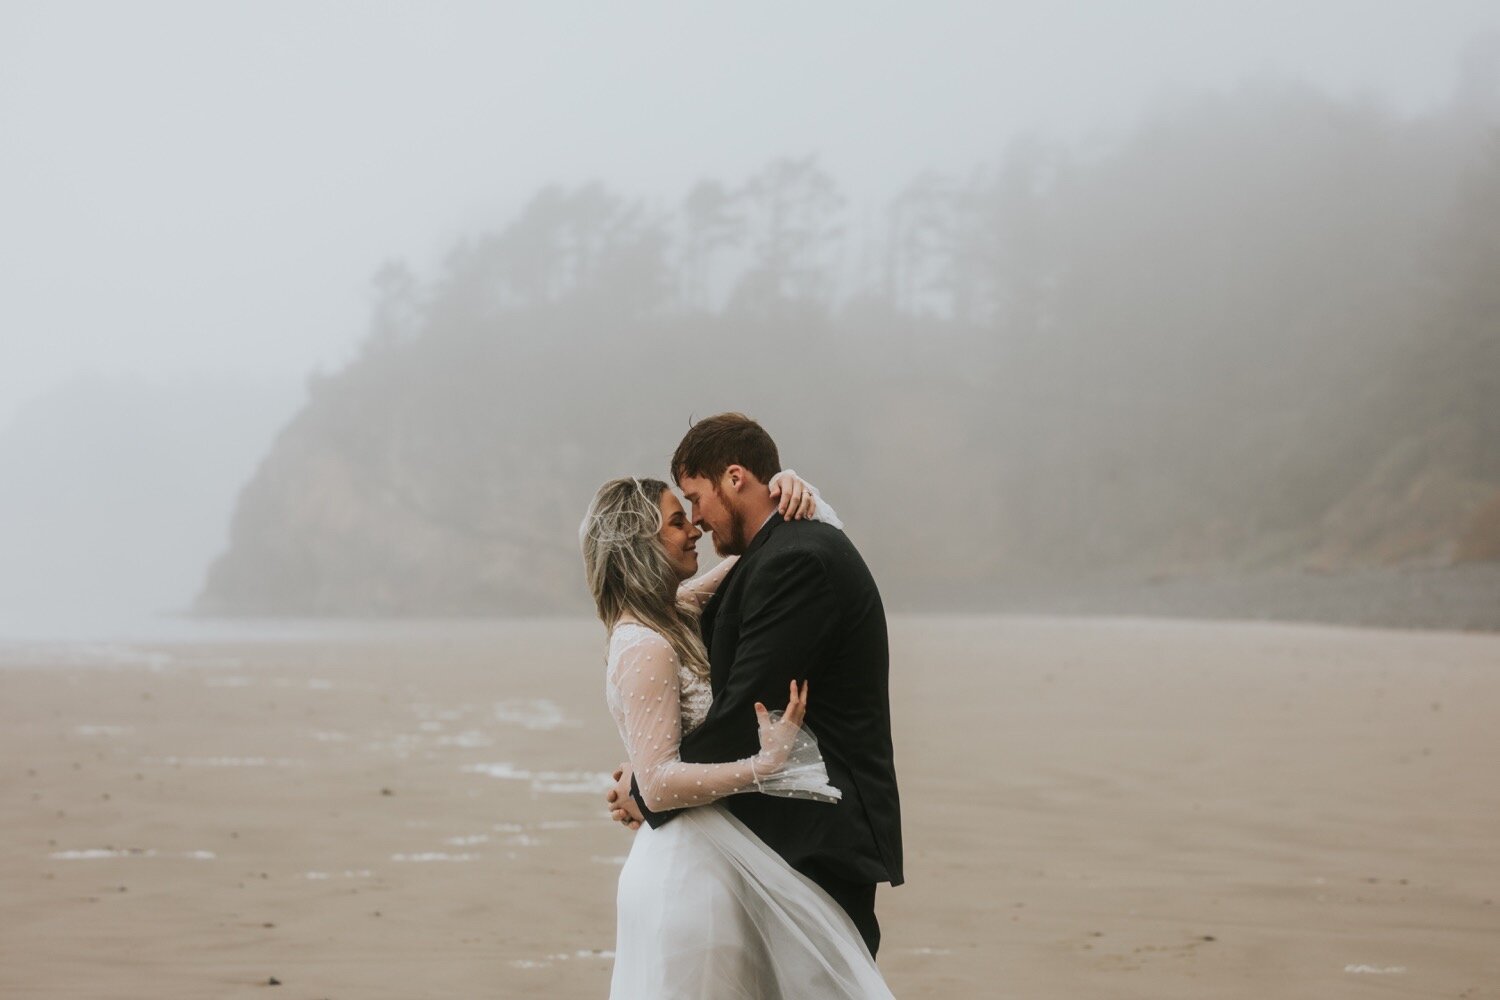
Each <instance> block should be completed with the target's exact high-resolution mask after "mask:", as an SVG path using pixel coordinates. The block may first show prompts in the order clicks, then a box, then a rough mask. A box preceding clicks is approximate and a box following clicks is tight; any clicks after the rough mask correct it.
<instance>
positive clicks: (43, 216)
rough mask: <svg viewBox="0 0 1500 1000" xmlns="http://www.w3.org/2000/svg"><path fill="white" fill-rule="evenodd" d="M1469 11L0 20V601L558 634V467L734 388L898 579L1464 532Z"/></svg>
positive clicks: (934, 588) (476, 8)
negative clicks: (529, 627) (495, 624)
mask: <svg viewBox="0 0 1500 1000" xmlns="http://www.w3.org/2000/svg"><path fill="white" fill-rule="evenodd" d="M1497 29H1500V15H1497V14H1496V12H1495V10H1494V7H1493V4H1492V3H1456V2H1455V3H1424V4H1416V3H1409V4H1379V5H1372V4H1369V3H1364V2H1350V3H1320V4H1317V5H1302V4H1299V5H1293V4H1290V3H1287V4H1267V3H1257V4H1248V3H1247V4H1213V5H1206V4H1198V3H1138V4H1131V5H1114V4H1103V3H1100V4H1046V5H1043V4H1033V5H1013V4H942V5H935V4H924V5H920V6H918V5H896V4H890V5H876V6H872V5H869V4H853V3H834V4H818V5H811V6H793V5H789V4H788V5H754V6H751V5H743V6H741V7H738V8H735V9H733V10H728V9H721V8H713V9H709V8H704V7H702V6H695V5H689V4H644V5H631V6H630V7H628V8H621V7H606V6H603V5H597V6H596V5H584V4H549V5H545V6H544V5H522V4H514V5H506V6H496V5H481V4H423V5H416V4H410V5H388V6H381V7H378V8H377V7H374V6H371V5H368V4H354V3H350V4H331V3H325V4H316V5H309V4H255V5H250V4H245V5H228V4H221V5H204V4H194V3H181V4H145V3H143V4H131V5H128V6H127V5H113V4H104V3H99V4H92V5H90V4H75V5H55V4H41V3H37V4H25V3H21V4H17V3H11V4H8V5H6V6H5V7H4V8H3V9H0V135H3V136H4V139H3V145H0V220H3V225H0V519H3V521H0V632H4V633H6V634H11V635H39V634H63V633H65V634H73V635H83V634H102V633H106V632H109V631H110V630H114V629H118V628H120V627H122V626H120V624H119V623H120V622H124V621H132V620H135V619H137V618H139V617H140V616H142V615H145V614H147V613H152V612H162V611H173V610H179V611H180V610H186V609H188V608H189V607H191V606H193V605H194V604H195V602H196V603H197V605H198V606H199V607H200V608H203V609H206V610H217V611H227V612H233V613H237V614H278V615H280V614H293V615H298V614H310V615H346V614H363V615H368V614H423V615H445V614H485V613H515V612H548V613H551V612H556V611H577V610H580V609H581V605H580V603H579V602H580V600H581V599H582V597H583V595H582V593H581V585H580V584H578V582H577V581H576V579H574V577H573V576H572V575H571V574H572V572H573V563H572V562H571V561H570V560H571V559H573V558H574V557H573V556H572V554H571V553H570V552H569V551H568V546H569V545H570V544H571V543H572V538H571V535H570V533H569V530H568V529H569V526H570V524H571V523H576V519H577V515H578V513H579V512H580V511H581V510H582V508H583V506H584V505H585V504H586V502H587V498H588V494H589V493H590V492H591V489H592V485H593V484H595V483H597V482H598V481H599V480H600V479H602V478H604V477H605V476H609V475H614V474H620V473H629V472H640V473H646V474H657V475H660V474H661V473H663V472H664V471H665V470H664V468H663V466H664V463H665V457H666V456H667V455H668V454H669V453H670V451H671V447H672V445H673V444H675V441H676V438H677V435H678V434H680V432H681V430H682V428H683V427H685V426H686V423H687V420H688V418H689V416H690V415H691V414H698V415H702V414H704V413H707V412H711V411H714V410H719V409H727V408H743V409H746V410H749V411H750V412H752V413H753V414H755V415H756V416H758V417H760V418H762V419H763V420H764V421H765V423H766V424H767V426H768V428H769V429H771V431H772V432H773V434H775V435H776V436H777V438H778V440H779V441H780V442H781V443H782V446H783V452H784V458H785V459H786V461H787V462H788V464H791V465H794V466H796V467H797V468H798V469H799V470H800V471H803V472H804V473H805V474H806V475H808V477H809V478H811V479H813V480H814V481H815V482H818V483H820V485H824V486H825V487H826V488H827V489H828V490H829V491H830V496H832V497H833V498H834V499H835V500H836V502H838V503H839V506H840V510H841V512H844V513H845V514H846V520H849V522H850V525H851V531H852V532H854V533H855V534H856V536H857V537H858V540H859V541H860V544H861V547H862V548H863V549H865V550H866V551H867V553H868V554H869V555H870V557H871V559H872V563H874V564H875V565H876V567H877V569H879V570H882V571H883V572H884V576H883V577H882V579H883V581H884V580H886V579H888V580H889V581H890V587H889V590H890V593H891V594H892V595H893V597H895V599H896V600H897V601H898V603H899V602H901V601H908V602H912V603H913V604H914V605H916V604H923V603H926V604H931V603H942V602H945V601H948V600H950V599H951V596H950V595H952V594H955V593H959V594H962V593H970V594H973V593H981V592H983V593H993V594H997V595H998V594H1000V593H1002V592H1008V591H1006V590H1005V588H1007V587H1010V586H1012V585H1013V584H1014V582H1015V580H1016V578H1018V577H1024V576H1026V575H1028V574H1040V573H1043V572H1053V571H1055V572H1059V573H1061V572H1063V571H1066V572H1067V573H1069V574H1074V575H1077V574H1086V573H1089V572H1092V571H1094V570H1101V571H1102V570H1110V571H1122V572H1124V571H1128V572H1132V573H1147V574H1150V573H1160V572H1164V571H1170V572H1174V573H1175V572H1181V571H1188V570H1192V571H1197V570H1201V569H1203V568H1205V567H1208V568H1213V569H1215V570H1219V569H1223V568H1226V567H1228V568H1230V569H1233V570H1234V571H1236V572H1252V571H1260V570H1264V569H1266V568H1278V569H1280V568H1286V567H1292V566H1303V567H1305V566H1307V565H1309V564H1313V565H1316V566H1317V567H1318V568H1319V569H1320V570H1322V571H1328V570H1340V571H1342V570H1346V569H1359V568H1367V567H1371V566H1388V565H1408V566H1420V567H1433V566H1439V565H1447V564H1448V563H1449V562H1450V561H1452V560H1454V559H1457V558H1459V557H1460V556H1462V555H1463V553H1464V552H1465V551H1471V552H1479V553H1480V554H1481V555H1482V554H1483V552H1486V551H1488V550H1487V549H1485V548H1484V545H1485V544H1486V543H1485V541H1484V538H1480V539H1479V540H1478V541H1473V538H1475V537H1478V536H1476V535H1475V531H1476V530H1479V529H1476V528H1474V527H1473V524H1475V523H1477V522H1474V520H1473V518H1474V517H1475V516H1476V512H1482V511H1483V510H1484V509H1485V505H1486V504H1487V503H1490V498H1491V497H1492V496H1494V495H1500V494H1497V493H1496V490H1497V489H1500V468H1497V467H1496V464H1495V461H1494V455H1493V452H1494V444H1493V442H1494V441H1495V440H1497V438H1496V437H1495V436H1493V435H1492V432H1494V431H1497V430H1500V428H1496V427H1494V426H1492V425H1491V424H1490V423H1488V422H1487V421H1489V420H1490V419H1491V417H1490V414H1491V413H1492V411H1493V405H1492V404H1491V403H1490V402H1489V401H1490V400H1492V399H1493V398H1494V396H1493V394H1491V392H1490V390H1491V389H1492V388H1493V387H1494V385H1495V376H1496V375H1497V374H1500V372H1497V369H1496V367H1495V352H1494V347H1493V345H1494V339H1493V335H1492V334H1491V335H1486V334H1484V333H1483V332H1482V331H1484V330H1491V329H1493V327H1491V326H1487V325H1486V324H1487V323H1488V317H1492V316H1494V315H1495V314H1494V313H1493V312H1491V311H1488V310H1491V309H1492V308H1493V306H1492V304H1491V303H1490V302H1488V300H1487V299H1486V298H1485V295H1484V294H1483V289H1485V288H1487V287H1490V286H1489V284H1488V275H1490V274H1492V273H1494V265H1495V259H1494V246H1493V242H1492V241H1486V238H1485V233H1486V232H1487V230H1486V228H1485V226H1484V225H1483V224H1478V225H1466V223H1465V220H1474V219H1482V218H1484V215H1483V212H1485V211H1488V210H1489V206H1491V205H1492V203H1493V197H1494V195H1493V189H1492V183H1493V178H1492V177H1491V172H1493V171H1494V170H1495V166H1494V161H1493V156H1494V153H1493V150H1492V149H1491V147H1490V146H1489V145H1487V143H1489V142H1491V140H1490V139H1489V138H1488V137H1489V136H1490V135H1491V134H1492V133H1493V131H1494V129H1495V127H1496V124H1497V122H1500V117H1497V115H1496V111H1497V109H1500V97H1497V89H1496V88H1497V80H1500V47H1497V45H1496V43H1495V41H1494V38H1495V35H1494V34H1493V33H1494V32H1495V31H1496V30H1497ZM1474 331H1480V332H1474ZM1486 336H1488V339H1486ZM1408 376H1410V377H1408ZM1449 404H1452V405H1451V406H1450V405H1449ZM1403 449H1404V450H1403ZM1433 455H1436V456H1438V457H1437V458H1436V459H1433V458H1431V456H1433ZM1142 470H1148V471H1149V474H1140V473H1142ZM929 492H938V493H941V494H942V495H943V496H944V497H945V498H946V499H945V500H944V501H943V502H942V503H939V504H937V505H936V506H935V507H929V508H928V516H929V517H931V518H932V521H931V523H930V525H929V526H928V527H926V528H923V527H922V526H921V525H920V522H919V523H918V524H916V525H915V526H914V525H913V523H912V522H913V518H912V514H911V512H912V510H913V506H914V505H915V504H917V503H919V502H920V500H919V498H921V497H923V496H925V495H927V494H928V493H929ZM1413 496H1419V497H1420V498H1427V499H1418V500H1412V499H1411V497H1413ZM1431 498H1437V499H1431ZM1403 505H1404V506H1403ZM392 511H395V513H392ZM1214 511H1218V514H1217V515H1215V513H1214ZM335 526H336V530H335ZM1481 533H1482V532H1481ZM1485 537H1488V536H1485ZM1466 545H1467V546H1468V548H1467V549H1465V546H1466ZM1476 546H1477V547H1476ZM211 567H212V569H211ZM997 599H998V598H997Z"/></svg>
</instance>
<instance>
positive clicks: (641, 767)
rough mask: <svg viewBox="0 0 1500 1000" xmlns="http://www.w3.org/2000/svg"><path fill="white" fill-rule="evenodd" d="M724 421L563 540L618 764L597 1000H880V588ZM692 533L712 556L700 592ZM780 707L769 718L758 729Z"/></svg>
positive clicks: (615, 489) (774, 465)
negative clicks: (611, 905) (598, 663)
mask: <svg viewBox="0 0 1500 1000" xmlns="http://www.w3.org/2000/svg"><path fill="white" fill-rule="evenodd" d="M780 468H781V462H780V458H779V456H778V454H777V450H776V445H775V443H774V442H773V441H772V440H771V438H770V436H769V435H768V434H767V433H766V432H765V431H764V430H763V429H762V428H761V427H760V425H759V424H757V423H755V422H754V421H753V420H751V419H749V418H748V417H745V416H743V415H741V414H737V413H726V414H720V415H718V416H714V417H709V418H707V419H705V420H701V421H699V422H697V423H695V424H694V425H693V426H692V427H691V429H690V430H689V431H688V433H687V436H686V437H684V438H683V440H682V443H681V444H679V445H678V447H677V451H676V453H675V454H674V455H673V456H672V463H671V472H672V475H673V477H674V478H675V479H676V484H677V486H678V488H679V489H680V490H681V491H682V495H683V498H684V499H686V500H687V502H688V504H689V508H690V510H685V509H684V507H683V505H682V502H681V501H679V499H678V498H677V495H676V494H675V493H674V492H673V490H672V488H671V487H670V486H669V485H668V484H667V483H665V482H662V481H660V480H656V479H635V478H627V479H616V480H612V481H610V482H608V483H605V484H604V485H603V486H602V487H600V489H599V492H598V493H597V494H596V496H595V497H594V501H593V503H592V504H591V505H590V507H589V511H588V514H587V515H586V516H585V517H584V520H583V524H582V525H581V526H580V528H579V539H580V543H581V545H582V547H583V556H584V567H585V572H586V575H587V577H588V583H589V587H590V589H591V591H592V593H593V597H594V601H595V604H596V606H597V608H598V612H599V616H600V618H601V619H602V620H603V622H604V624H605V627H606V628H607V629H608V630H609V645H608V654H607V661H606V662H607V666H606V696H607V699H608V703H609V708H610V712H611V714H612V715H613V716H614V719H615V722H616V724H617V725H618V727H619V730H620V736H621V738H622V739H623V741H624V743H625V749H626V753H627V755H628V757H629V761H628V764H625V765H622V767H621V772H620V774H619V775H618V777H619V779H620V780H619V784H618V785H617V786H616V789H615V790H614V791H612V792H610V793H609V796H608V797H609V800H610V802H611V804H612V808H613V815H614V816H615V818H616V819H619V820H621V821H623V822H625V823H626V824H627V825H629V826H631V827H632V828H635V827H637V826H639V827H640V829H639V832H638V833H637V834H636V836H635V840H634V843H633V844H632V846H631V850H630V855H629V857H628V858H627V860H626V862H625V867H624V868H623V869H622V871H621V873H620V884H619V892H618V931H617V938H616V947H615V969H614V977H613V980H612V983H611V991H610V995H611V997H613V998H616V1000H625V998H632V1000H633V998H642V1000H645V998H651V1000H659V998H669V997H670V998H677V997H681V998H688V997H691V998H695V1000H697V998H715V1000H717V998H747V1000H749V998H756V1000H765V998H787V1000H790V998H801V997H809V998H811V997H817V998H822V997H861V998H863V997H884V996H890V995H891V994H890V991H889V989H888V988H887V987H886V985H885V983H884V981H883V980H882V978H881V976H880V973H879V971H878V970H877V969H876V966H875V959H874V955H875V952H876V950H877V948H878V946H879V943H880V928H879V924H878V923H877V922H876V919H875V886H876V884H877V883H880V882H889V883H891V884H892V885H899V884H900V883H901V881H902V873H901V828H900V812H899V806H898V802H897V793H896V774H895V769H894V765H893V763H892V751H891V727H890V702H889V695H888V672H889V652H888V646H887V639H886V625H885V612H884V610H883V608H882V606H881V602H880V594H879V592H878V591H877V590H876V587H875V581H874V580H873V579H872V578H871V576H870V572H869V570H868V569H867V568H866V567H865V564H864V561H863V560H862V559H861V558H860V555H859V553H858V552H857V551H856V550H855V548H854V546H853V545H852V544H851V543H850V541H849V539H848V537H847V536H846V535H845V534H844V532H843V531H842V526H841V525H840V524H839V522H838V519H837V517H836V516H835V515H834V514H833V511H832V509H831V508H829V507H828V506H827V504H826V503H824V502H823V501H822V499H821V498H820V497H819V496H818V494H817V491H816V490H814V489H813V488H812V487H811V486H809V485H808V484H807V483H806V482H804V481H802V480H801V479H800V478H798V477H797V476H796V474H795V473H791V472H779V471H778V470H780ZM704 531H707V532H710V533H711V534H712V535H713V540H714V548H715V549H716V550H717V551H718V552H719V554H720V555H722V556H725V557H727V558H725V559H724V560H723V561H722V562H720V563H719V564H718V565H717V566H716V567H715V568H714V569H713V570H712V571H710V572H708V573H705V574H703V575H701V576H696V574H697V569H698V556H697V549H696V543H697V540H698V539H699V537H701V535H702V534H703V532H704ZM773 710H774V711H773Z"/></svg>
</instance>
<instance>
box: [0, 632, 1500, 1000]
mask: <svg viewBox="0 0 1500 1000" xmlns="http://www.w3.org/2000/svg"><path fill="white" fill-rule="evenodd" d="M892 635H893V643H894V648H893V658H892V662H893V694H894V699H895V704H894V713H895V723H896V750H897V767H898V771H899V773H900V776H901V780H902V792H903V796H904V800H903V806H904V816H905V820H904V827H905V835H906V848H907V873H908V879H909V883H908V884H907V885H905V886H903V887H901V888H898V889H895V890H890V889H882V891H881V894H880V896H879V902H878V910H879V913H880V915H881V918H882V922H883V924H884V928H885V943H884V946H883V948H882V952H881V965H882V967H883V968H884V969H885V972H886V976H887V978H888V980H889V981H890V983H891V986H892V988H893V989H894V990H895V992H896V994H897V995H898V996H902V997H1027V998H1059V1000H1062V998H1067V1000H1074V998H1082V997H1109V998H1142V1000H1146V998H1152V1000H1166V998H1232V997H1233V998H1241V997H1243V998H1247V1000H1248V998H1257V1000H1263V998H1268V997H1274V998H1304V997H1305V998H1318V1000H1328V998H1339V997H1351V998H1352V997H1371V996H1379V997H1454V998H1480V997H1500V782H1497V781H1496V779H1495V767H1496V763H1497V761H1500V726H1497V725H1496V719H1497V717H1500V635H1495V634H1484V633H1462V632H1436V631H1433V632H1405V631H1393V630H1379V629H1356V628H1342V627H1328V626H1312V625H1283V624H1264V623H1222V622H1212V621H1195V622H1184V621H1165V620H1134V619H1085V618H1076V619H1070V618H1044V617H1005V618H997V617H939V616H922V617H897V618H894V619H893V620H892ZM602 655H603V650H602V631H601V630H600V629H599V627H598V626H597V625H596V624H593V623H589V622H584V621H572V620H563V621H539V622H527V623H489V624H475V623H455V624H452V625H444V624H432V625H426V626H391V627H387V626H376V627H371V628H369V629H367V630H361V629H358V628H355V629H350V630H348V631H347V632H345V633H343V634H339V635H333V636H326V637H316V636H301V637H297V636H293V637H281V638H277V639H274V640H268V641H233V642H229V641H225V642H215V643H206V642H172V643H155V644H152V643H112V644H111V643H93V644H88V645H68V646H63V645H55V644H29V645H27V644H17V643H11V644H8V645H3V646H0V746H3V753H0V789H3V794H0V847H3V849H0V885H3V886H4V892H3V894H0V995H3V996H5V997H17V998H29V997H48V998H52V997H59V998H60V997H79V998H91V1000H105V998H142V997H153V998H168V1000H170V998H184V1000H186V998H204V997H262V996H275V997H285V998H288V1000H290V998H306V1000H316V998H330V1000H344V998H376V997H390V998H403V1000H412V998H429V997H433V998H438V997H452V998H483V997H553V998H573V997H578V998H583V997H602V996H604V995H605V993H606V991H607V985H608V980H609V973H610V954H609V950H610V949H611V947H612V946H613V937H614V885H615V879H616V875H617V872H618V868H619V864H620V862H621V860H622V858H623V855H624V854H625V852H626V851H627V850H628V846H629V834H627V833H626V832H624V831H623V830H622V829H621V828H619V827H618V826H616V825H614V824H611V823H610V822H609V821H608V820H607V818H606V817H605V816H604V812H603V808H602V802H601V799H600V796H599V791H600V789H601V788H602V783H603V772H606V771H607V770H608V769H609V768H610V767H612V766H613V764H614V763H615V762H616V761H618V760H619V758H620V749H619V742H618V737H617V736H616V734H615V732H614V728H613V723H612V722H611V720H610V718H609V716H608V714H607V712H606V710H605V707H604V699H603V689H602ZM814 697H816V692H814ZM272 979H275V980H276V981H277V982H278V983H279V985H276V986H272V985H271V980H272Z"/></svg>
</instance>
